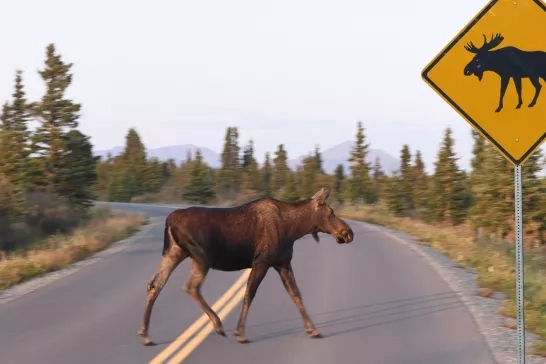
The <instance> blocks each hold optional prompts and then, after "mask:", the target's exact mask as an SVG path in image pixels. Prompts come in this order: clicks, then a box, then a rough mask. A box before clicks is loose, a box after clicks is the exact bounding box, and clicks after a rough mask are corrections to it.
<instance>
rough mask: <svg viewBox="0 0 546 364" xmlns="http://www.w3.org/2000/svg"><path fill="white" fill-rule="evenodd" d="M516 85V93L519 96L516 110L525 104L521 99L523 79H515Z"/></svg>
mask: <svg viewBox="0 0 546 364" xmlns="http://www.w3.org/2000/svg"><path fill="white" fill-rule="evenodd" d="M514 85H515V86H516V92H517V94H518V104H517V106H516V109H519V108H520V107H521V104H523V100H522V99H521V78H514Z"/></svg>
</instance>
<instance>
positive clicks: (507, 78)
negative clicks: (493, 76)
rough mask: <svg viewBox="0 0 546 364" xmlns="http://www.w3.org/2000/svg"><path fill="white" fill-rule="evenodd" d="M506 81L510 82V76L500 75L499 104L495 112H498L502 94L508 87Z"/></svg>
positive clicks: (500, 107)
mask: <svg viewBox="0 0 546 364" xmlns="http://www.w3.org/2000/svg"><path fill="white" fill-rule="evenodd" d="M508 82H510V77H502V78H501V85H500V97H499V106H498V107H497V109H496V110H495V112H499V111H501V110H502V107H503V100H504V94H505V93H506V88H507V87H508Z"/></svg>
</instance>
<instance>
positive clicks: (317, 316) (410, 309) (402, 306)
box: [226, 291, 464, 342]
mask: <svg viewBox="0 0 546 364" xmlns="http://www.w3.org/2000/svg"><path fill="white" fill-rule="evenodd" d="M463 306H464V304H463V302H462V301H461V300H460V299H459V297H458V295H457V294H456V292H453V291H450V292H444V293H437V294H432V295H425V296H418V297H411V298H405V299H400V300H394V301H385V302H378V303H374V304H369V305H362V306H357V307H351V308H345V309H340V310H332V311H326V312H318V313H317V312H313V313H312V312H310V313H309V314H310V316H311V318H312V319H314V321H315V324H316V327H317V329H319V331H321V333H322V335H323V337H333V336H336V335H340V334H347V333H352V332H357V331H362V330H366V329H369V328H372V327H376V326H382V325H387V324H392V323H396V322H401V321H405V320H409V319H412V318H416V317H421V316H428V315H432V314H434V313H437V312H442V311H448V310H454V309H457V308H460V307H463ZM328 316H330V318H323V319H321V317H328ZM299 321H301V317H299V316H293V317H290V318H287V319H283V320H277V321H270V322H264V323H260V324H254V325H248V329H251V328H255V327H259V326H261V327H266V328H267V327H271V326H276V325H277V324H281V323H285V322H298V323H297V324H295V323H294V324H291V325H290V326H291V327H290V328H288V329H286V328H283V329H281V330H273V331H271V332H269V333H266V334H261V335H260V334H258V335H252V336H253V338H252V339H251V340H250V341H252V342H259V341H264V340H270V339H275V338H281V337H284V336H288V335H292V334H305V331H304V328H303V323H300V322H299ZM283 326H286V325H283ZM347 326H351V327H349V328H348V327H347ZM324 328H329V329H331V330H332V331H330V332H327V331H328V330H326V331H325V330H321V329H324ZM228 331H233V330H226V332H228ZM249 336H250V335H249Z"/></svg>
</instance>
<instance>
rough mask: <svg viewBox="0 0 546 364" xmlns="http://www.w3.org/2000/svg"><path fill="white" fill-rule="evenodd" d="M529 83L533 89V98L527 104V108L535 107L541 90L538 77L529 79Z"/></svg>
mask: <svg viewBox="0 0 546 364" xmlns="http://www.w3.org/2000/svg"><path fill="white" fill-rule="evenodd" d="M529 79H530V80H531V83H532V84H533V86H534V87H535V96H534V97H533V101H531V103H530V104H529V107H533V106H535V104H536V103H537V99H538V95H540V89H541V88H542V85H541V84H540V80H539V79H538V77H530V78H529Z"/></svg>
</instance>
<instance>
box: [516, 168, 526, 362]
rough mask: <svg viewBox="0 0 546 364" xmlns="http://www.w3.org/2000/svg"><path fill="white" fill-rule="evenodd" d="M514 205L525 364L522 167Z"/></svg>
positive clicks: (519, 328)
mask: <svg viewBox="0 0 546 364" xmlns="http://www.w3.org/2000/svg"><path fill="white" fill-rule="evenodd" d="M514 182H515V183H514V189H515V194H514V197H515V198H514V205H515V207H516V208H515V216H516V221H515V223H516V224H515V225H516V303H517V309H516V310H517V337H518V339H517V340H518V343H517V356H518V363H521V364H524V363H525V316H524V309H523V307H524V305H523V303H524V302H523V276H524V273H523V221H522V219H523V206H522V188H521V166H515V167H514Z"/></svg>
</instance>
